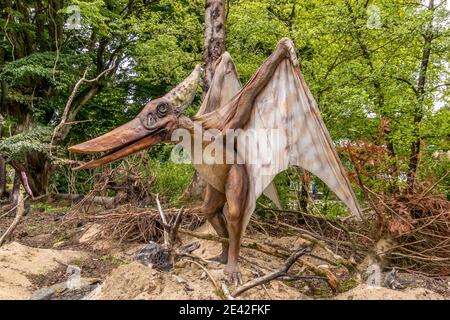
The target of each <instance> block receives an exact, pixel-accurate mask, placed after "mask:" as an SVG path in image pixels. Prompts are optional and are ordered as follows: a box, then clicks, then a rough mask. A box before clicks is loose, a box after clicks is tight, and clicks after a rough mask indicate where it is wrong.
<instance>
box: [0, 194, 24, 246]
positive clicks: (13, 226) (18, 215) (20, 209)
mask: <svg viewBox="0 0 450 320" xmlns="http://www.w3.org/2000/svg"><path fill="white" fill-rule="evenodd" d="M24 213H25V199H24V197H23V193H22V191H19V199H18V201H17V211H16V217H15V218H14V221H13V222H12V223H11V225H10V226H9V228H8V229H7V230H6V231H5V233H4V234H3V235H2V237H1V238H0V247H1V246H2V245H3V243H4V242H5V241H6V238H7V237H8V236H9V235H10V234H11V233H12V232H13V231H14V230H15V229H16V227H17V225H18V224H19V222H20V220H21V219H22V217H23V216H24Z"/></svg>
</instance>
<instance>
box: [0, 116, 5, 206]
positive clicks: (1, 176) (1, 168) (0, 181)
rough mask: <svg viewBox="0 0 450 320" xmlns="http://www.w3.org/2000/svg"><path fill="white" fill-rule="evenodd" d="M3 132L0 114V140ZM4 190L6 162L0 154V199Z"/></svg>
mask: <svg viewBox="0 0 450 320" xmlns="http://www.w3.org/2000/svg"><path fill="white" fill-rule="evenodd" d="M2 134H3V117H2V115H1V114H0V140H2ZM5 191H6V162H5V159H4V158H3V157H2V156H1V155H0V200H1V198H2V197H3V194H4V193H5Z"/></svg>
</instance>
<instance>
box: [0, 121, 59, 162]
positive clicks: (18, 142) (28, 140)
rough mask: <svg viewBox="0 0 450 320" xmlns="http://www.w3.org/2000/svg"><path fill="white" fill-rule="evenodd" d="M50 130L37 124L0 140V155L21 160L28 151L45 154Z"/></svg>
mask: <svg viewBox="0 0 450 320" xmlns="http://www.w3.org/2000/svg"><path fill="white" fill-rule="evenodd" d="M51 134H52V130H51V129H50V128H49V127H43V126H38V127H35V128H34V129H32V130H30V131H27V132H24V133H20V134H17V135H15V136H12V137H10V138H7V139H3V140H0V155H2V156H3V157H4V158H5V159H6V160H7V161H10V160H21V159H23V158H24V157H25V154H26V153H28V152H37V153H43V154H47V153H48V150H49V142H50V139H51Z"/></svg>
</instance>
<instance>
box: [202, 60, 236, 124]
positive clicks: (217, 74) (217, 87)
mask: <svg viewBox="0 0 450 320" xmlns="http://www.w3.org/2000/svg"><path fill="white" fill-rule="evenodd" d="M241 88H242V84H241V81H239V77H238V74H237V71H236V67H235V65H234V62H233V59H231V56H230V54H229V53H228V52H225V53H223V54H222V55H221V56H220V58H219V59H217V61H216V63H215V69H214V76H213V78H212V80H211V85H210V88H209V90H208V92H207V93H206V95H205V98H204V99H203V103H202V105H201V106H200V109H199V110H198V112H197V114H196V116H200V115H203V114H206V113H209V112H212V111H215V110H216V109H218V108H220V107H223V106H224V105H226V104H227V103H228V102H230V101H231V99H232V98H233V97H234V96H235V95H236V93H238V92H239V90H241Z"/></svg>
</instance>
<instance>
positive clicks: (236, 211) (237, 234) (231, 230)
mask: <svg viewBox="0 0 450 320" xmlns="http://www.w3.org/2000/svg"><path fill="white" fill-rule="evenodd" d="M247 191H248V177H247V173H246V170H245V167H244V166H243V165H237V164H235V165H233V166H232V167H231V169H230V172H229V174H228V178H227V182H226V184H225V195H226V198H227V204H226V205H225V207H224V213H225V217H226V219H227V228H228V234H229V246H230V247H229V249H228V262H227V266H226V267H225V270H224V271H225V274H226V275H228V277H229V279H230V280H231V281H233V282H234V283H235V285H238V284H242V276H241V273H240V271H239V267H238V259H239V249H240V246H241V239H242V223H243V216H244V210H245V201H246V198H247Z"/></svg>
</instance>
